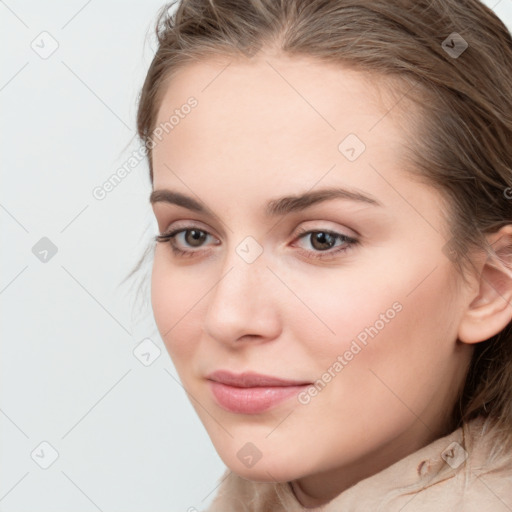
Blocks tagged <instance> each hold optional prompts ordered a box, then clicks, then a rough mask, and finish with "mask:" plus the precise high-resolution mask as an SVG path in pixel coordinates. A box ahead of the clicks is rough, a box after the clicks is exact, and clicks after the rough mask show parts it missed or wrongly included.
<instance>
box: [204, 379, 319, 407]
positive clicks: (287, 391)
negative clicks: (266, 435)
mask: <svg viewBox="0 0 512 512" xmlns="http://www.w3.org/2000/svg"><path fill="white" fill-rule="evenodd" d="M209 383H210V387H211V390H212V393H213V396H214V397H215V398H216V400H217V403H218V404H219V405H220V406H221V407H222V408H223V409H226V410H227V411H230V412H236V413H239V414H258V413H260V412H263V411H266V410H268V409H270V408H272V407H274V406H275V405H277V404H278V403H280V402H282V401H284V400H286V399H287V398H291V397H292V396H295V395H297V394H298V393H299V392H300V391H301V390H303V389H304V388H306V387H308V386H309V385H310V384H306V385H302V386H272V387H254V388H237V387H234V386H228V385H226V384H221V383H220V382H215V381H209Z"/></svg>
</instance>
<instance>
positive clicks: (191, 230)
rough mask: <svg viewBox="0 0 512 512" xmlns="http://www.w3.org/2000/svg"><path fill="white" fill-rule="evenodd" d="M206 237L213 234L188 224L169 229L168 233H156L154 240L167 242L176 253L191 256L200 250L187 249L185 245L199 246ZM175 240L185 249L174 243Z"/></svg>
mask: <svg viewBox="0 0 512 512" xmlns="http://www.w3.org/2000/svg"><path fill="white" fill-rule="evenodd" d="M208 237H210V238H213V236H212V235H211V234H210V233H208V232H207V231H205V230H204V229H198V228H197V227H195V226H189V227H185V228H177V229H175V230H172V231H169V232H168V233H163V234H161V235H157V236H156V237H155V240H156V241H157V242H169V244H170V246H171V249H172V251H173V252H174V254H176V255H179V256H193V255H194V254H195V253H197V252H201V251H194V250H187V249H186V247H192V248H199V247H201V246H202V245H203V243H204V242H205V241H206V240H207V239H208ZM177 241H178V242H179V243H180V245H181V247H185V249H183V248H181V247H180V245H178V244H177V243H176V242H177ZM218 243H219V242H217V244H218Z"/></svg>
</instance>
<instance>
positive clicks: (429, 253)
mask: <svg viewBox="0 0 512 512" xmlns="http://www.w3.org/2000/svg"><path fill="white" fill-rule="evenodd" d="M228 63H229V66H228V67H226V65H227V64H228ZM277 71H278V72H277ZM283 77H284V78H285V79H286V80H285V79H284V78H283ZM208 84H209V85H208ZM290 84H291V85H292V86H291V85H290ZM166 87H167V89H166V91H165V94H164V96H163V100H162V104H161V107H160V109H159V112H158V120H157V124H159V123H161V122H164V121H166V120H167V119H168V118H169V116H170V115H171V114H172V112H173V111H174V110H175V109H176V108H180V106H181V105H183V104H184V103H185V102H186V101H187V98H189V97H190V96H195V97H196V98H197V100H198V105H197V107H196V108H195V109H194V110H192V112H191V113H190V114H189V115H188V116H186V117H185V118H184V119H183V120H180V123H179V124H178V125H176V126H175V127H174V129H173V130H172V131H170V132H169V134H167V135H166V136H164V137H163V138H162V140H161V141H160V142H158V144H157V145H156V146H155V148H154V150H153V170H154V183H153V185H154V190H161V189H170V190H174V191H178V192H181V193H183V194H186V195H189V196H191V197H193V198H194V199H196V200H197V201H199V202H201V203H202V204H204V205H206V206H207V207H208V208H209V209H210V210H212V212H213V213H214V215H213V216H211V215H208V214H203V213H197V212H194V211H191V210H189V209H187V208H185V207H183V206H178V205H175V204H168V203H166V202H163V201H158V202H155V203H154V204H153V210H154V214H155V217H156V220H157V223H158V229H159V232H160V233H163V232H165V231H166V230H170V229H174V228H178V227H182V228H185V227H188V228H189V229H194V228H195V229H199V230H203V231H206V232H207V233H208V234H209V236H208V237H207V238H206V239H205V241H204V242H203V244H202V245H199V246H194V245H191V243H193V239H192V238H191V237H190V233H189V237H188V238H185V234H184V233H181V234H180V235H177V237H176V239H175V244H176V245H177V246H178V247H179V248H181V249H183V250H189V251H191V252H192V253H193V255H192V257H183V256H178V255H174V254H173V251H172V249H171V245H170V243H169V242H160V243H158V244H157V246H156V249H155V255H154V266H153V274H152V306H153V311H154V316H155V320H156V323H157V326H158V329H159V331H160V334H161V336H162V339H163V340H164V343H165V345H166V347H167V350H168V352H169V354H170V356H171V358H172V361H173V363H174V365H175V368H176V371H177V373H178V375H179V378H180V379H181V382H182V383H183V386H184V387H185V389H186V390H187V392H188V393H189V394H190V397H191V402H192V404H193V406H194V408H195V410H196V411H197V414H198V416H199V417H200V419H201V421H202V422H203V424H204V425H205V428H206V429H207V431H208V434H209V436H210V437H211V439H212V442H213V444H214V446H215V448H216V450H217V452H218V453H219V455H220V457H221V458H222V460H223V461H224V463H225V464H226V465H227V466H228V467H229V468H230V469H231V470H232V471H234V472H235V473H237V474H239V475H241V476H242V477H243V478H247V479H249V480H255V481H267V482H271V481H279V482H291V483H292V489H293V490H294V492H295V493H296V495H297V497H298V499H299V501H300V502H301V503H302V505H304V506H306V507H314V506H318V505H321V504H323V503H326V502H327V501H329V500H331V499H332V498H334V497H335V496H336V495H338V494H339V493H340V492H342V491H343V490H345V489H347V488H348V487H350V486H351V485H353V484H355V483H356V482H358V481H360V480H361V479H363V478H367V477H369V476H371V475H373V474H375V473H377V472H378V471H380V470H382V469H384V468H386V467H388V466H389V465H391V464H393V463H394V462H396V461H398V460H400V459H402V458H403V457H405V456H406V455H408V454H410V453H412V452H414V451H416V450H418V449H419V448H421V447H422V446H425V445H426V444H428V443H430V442H431V441H433V440H434V439H436V438H438V437H440V436H441V435H444V434H446V433H447V427H448V423H447V420H448V415H449V412H450V411H451V408H452V406H453V404H454V401H455V399H456V393H457V391H458V390H459V389H460V388H461V386H462V384H463V382H464V378H465V375H466V371H467V368H468V364H469V361H470V357H471V354H472V351H473V348H474V345H473V343H475V342H476V341H480V340H481V339H486V338H482V336H485V335H487V334H488V333H487V332H477V333H476V334H475V331H474V330H472V328H471V321H474V323H475V325H476V324H478V325H480V323H479V322H478V319H475V318H472V320H471V319H470V320H468V313H467V311H468V306H469V305H470V304H472V301H473V300H474V302H475V304H476V300H477V298H478V294H479V288H478V283H477V282H472V283H471V284H469V285H467V286H466V285H462V284H461V283H460V282H459V277H460V276H459V275H458V273H457V271H456V269H455V268H454V266H453V265H452V264H451V261H450V260H449V259H448V258H447V257H446V256H445V253H444V252H443V250H442V249H443V246H444V244H445V243H446V241H447V239H448V238H447V235H446V233H447V226H446V219H445V214H446V209H445V208H444V206H443V203H442V202H441V198H440V196H439V194H438V192H436V191H435V190H434V189H432V188H430V187H428V186H427V185H425V184H420V183H419V182H418V181H414V180H413V179H412V177H411V175H409V174H408V173H407V170H406V168H405V165H404V163H403V161H402V160H401V157H402V155H403V148H404V146H405V145H406V144H407V143H408V142H409V141H410V139H411V133H410V131H408V130H407V127H406V126H404V125H403V124H401V123H400V122H399V121H398V116H397V114H398V112H397V111H396V110H395V111H392V112H390V115H385V114H386V113H387V112H388V111H389V109H390V108H391V107H392V105H393V104H394V102H393V101H391V100H385V99H383V97H382V96H381V95H379V94H378V91H377V89H375V85H374V84H372V81H371V80H368V77H367V76H365V75H362V74H361V73H360V72H356V71H352V70H349V69H346V68H342V67H340V66H332V65H327V64H325V63H320V62H315V61H314V60H310V59H307V58H297V57H295V58H293V59H290V58H287V57H284V56H280V55H275V54H270V53H267V54H260V55H259V56H258V57H257V58H254V59H253V60H251V61H248V60H234V59H231V58H227V57H226V58H221V57H219V58H216V59H208V60H205V61H202V62H199V63H194V64H189V65H186V66H185V67H183V68H182V69H181V70H180V71H179V73H177V74H176V75H175V76H174V77H173V79H172V80H171V81H170V82H169V83H168V84H167V85H166ZM205 87H206V88H205ZM386 101H387V102H386ZM377 122H378V124H376V123H377ZM372 127H373V128H372ZM350 133H354V134H357V136H358V137H359V138H360V139H361V140H362V141H364V144H365V145H366V150H365V151H364V153H362V154H361V156H359V158H357V159H356V160H355V161H353V162H350V161H349V160H347V158H345V156H344V155H343V154H342V153H341V152H340V151H339V149H338V145H339V144H340V142H341V141H342V140H343V139H344V138H345V137H346V136H347V135H348V134H350ZM331 186H339V187H344V188H348V189H350V190H357V191H360V192H362V193H364V194H365V195H367V196H370V197H371V198H374V199H375V200H377V201H378V202H379V203H381V206H375V205H373V204H369V203H363V202H356V201H351V200H347V199H331V200H328V201H324V202H321V203H318V204H315V205H313V206H311V207H309V208H308V209H305V210H303V211H298V212H293V213H288V214H286V215H284V216H277V217H272V218H268V217H266V216H265V214H264V206H265V204H266V202H267V201H269V200H271V199H276V198H278V197H281V196H288V195H295V194H299V193H302V192H305V191H308V190H310V189H312V190H320V189H323V188H327V187H331ZM412 205H414V208H413V207H412ZM299 228H304V229H308V230H316V231H322V230H329V231H334V232H337V233H340V234H342V235H343V234H344V235H347V236H353V237H356V238H357V239H358V240H359V243H358V244H356V245H353V246H352V247H348V248H347V250H345V251H342V252H338V253H337V254H334V253H332V251H333V250H335V249H337V248H339V247H340V246H341V247H342V246H343V245H345V246H347V244H346V243H344V242H343V239H337V241H336V242H335V245H336V246H335V247H333V248H332V249H330V251H331V254H332V255H331V256H330V257H328V258H326V259H315V258H314V255H315V254H319V253H322V254H324V255H325V254H326V251H325V250H324V251H323V252H322V251H321V250H319V249H318V248H317V247H318V245H316V246H315V245H314V241H313V240H312V239H313V237H312V236H311V235H305V236H302V238H299V237H298V234H297V231H298V229H299ZM247 236H251V237H253V238H254V239H255V240H256V241H257V242H258V243H259V245H260V246H261V249H262V251H263V252H262V253H261V255H260V256H259V257H258V258H257V259H256V260H255V261H254V262H252V263H247V262H246V261H244V260H243V259H242V258H241V257H240V255H239V254H238V253H237V251H236V248H237V246H238V245H239V244H240V243H241V242H242V241H243V240H244V239H245V238H246V237H247ZM194 251H195V252H194ZM397 302H398V303H399V304H400V305H401V310H400V312H397V313H396V315H395V316H394V318H393V319H392V320H389V321H388V322H387V323H386V324H385V327H384V328H383V329H381V330H380V331H379V332H378V335H376V336H375V337H374V338H372V339H369V341H368V343H367V345H366V346H364V348H363V349H362V350H361V351H360V352H359V353H358V354H357V356H355V357H354V358H353V359H352V360H351V361H349V362H348V364H346V366H344V367H343V369H342V370H341V371H339V372H338V373H337V374H336V376H335V377H334V378H332V380H331V381H330V382H329V383H328V384H327V385H326V386H325V388H324V389H323V390H322V391H321V392H319V393H318V394H317V396H315V397H313V398H311V400H310V402H309V403H307V404H305V405H304V404H301V403H299V401H298V400H297V399H296V398H292V399H289V400H286V401H285V402H282V403H281V404H279V405H278V406H277V407H274V408H272V409H271V410H269V411H266V412H264V413H261V414H251V415H249V414H235V413H232V412H228V411H225V410H224V409H222V408H221V407H220V406H219V405H217V403H216V401H215V400H214V397H213V396H212V394H211V392H210V389H209V386H208V382H207V380H206V376H207V374H209V373H210V372H212V371H214V370H218V369H227V370H231V371H232V372H236V373H239V372H243V371H253V372H258V373H262V374H267V375H272V376H276V377H280V378H283V379H294V380H305V381H308V382H314V381H316V380H317V379H319V378H320V377H321V376H322V375H323V374H324V373H325V372H326V371H327V369H328V368H330V367H331V368H332V366H333V363H334V362H335V361H336V360H337V357H338V356H339V355H342V354H344V353H345V352H346V350H347V349H348V348H349V347H350V344H351V342H352V340H354V339H355V338H356V337H357V335H358V334H359V333H361V331H363V330H364V329H365V327H368V326H371V325H374V324H375V322H376V321H377V320H378V319H379V318H381V317H380V315H381V314H383V313H385V312H386V310H388V309H390V308H392V305H393V303H397ZM484 302H485V301H484ZM478 304H479V305H481V304H482V301H480V302H478ZM502 309H503V308H502ZM505 317H507V318H509V319H510V311H509V310H507V311H506V312H505V313H503V322H505V320H506V318H505ZM503 322H497V323H496V326H495V327H496V328H498V327H499V325H501V324H502V323H503ZM493 328H494V327H493ZM461 333H463V334H464V340H463V341H461V340H460V339H459V340H458V337H459V338H460V337H461V336H460V335H461ZM478 338H480V339H478ZM248 442H251V443H253V444H254V445H255V446H256V447H257V448H258V450H259V451H260V452H261V453H262V457H261V459H260V460H259V461H258V462H257V463H256V464H255V465H254V466H253V467H251V468H248V467H246V465H244V464H243V463H242V462H241V460H239V458H238V457H237V452H238V451H239V450H240V449H241V448H242V447H243V446H244V445H245V444H246V443H248Z"/></svg>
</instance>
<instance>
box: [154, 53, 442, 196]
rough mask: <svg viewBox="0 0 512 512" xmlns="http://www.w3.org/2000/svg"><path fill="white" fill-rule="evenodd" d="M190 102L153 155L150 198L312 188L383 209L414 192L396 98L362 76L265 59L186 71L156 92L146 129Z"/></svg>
mask: <svg viewBox="0 0 512 512" xmlns="http://www.w3.org/2000/svg"><path fill="white" fill-rule="evenodd" d="M191 97H194V98H195V99H196V101H197V105H196V106H195V107H194V108H193V109H184V110H186V111H187V112H188V113H184V111H183V112H181V116H180V118H179V121H178V122H177V123H173V126H172V129H170V130H168V133H163V134H162V135H163V136H162V140H161V141H157V144H156V146H155V148H154V150H153V165H154V188H155V189H158V188H161V187H166V186H174V185H177V186H178V187H179V188H181V189H182V190H183V179H185V182H186V183H187V184H188V185H189V186H191V187H192V188H194V189H195V190H196V189H199V188H203V189H204V188H205V186H207V188H208V187H210V186H215V188H216V189H218V188H222V187H228V189H229V190H228V191H227V192H229V193H231V194H232V193H233V192H236V193H237V194H242V195H243V194H247V195H248V194H253V195H254V194H257V193H258V191H261V190H263V192H264V193H263V194H262V195H264V196H265V197H268V196H269V195H271V196H273V195H277V189H281V190H282V191H283V192H286V193H290V192H292V193H293V192H294V191H295V190H294V187H295V189H297V191H298V190H301V191H302V190H304V189H307V188H310V187H313V186H315V184H316V183H319V182H320V180H321V182H322V185H344V186H347V187H353V188H360V189H365V190H367V191H368V193H369V194H372V195H374V196H375V197H380V198H382V202H383V203H386V197H389V199H390V200H396V198H397V197H396V196H397V191H396V189H394V187H393V186H392V185H391V184H392V183H393V182H394V183H396V182H397V180H398V181H400V183H401V187H402V190H403V191H404V193H406V194H407V195H409V196H411V194H413V191H412V192H411V191H405V189H410V188H411V187H416V188H418V187H420V185H418V184H414V183H412V181H411V180H408V181H411V182H410V183H406V182H405V181H406V174H405V170H404V169H403V165H402V162H401V156H402V154H403V150H404V145H405V144H407V143H409V142H410V140H411V133H410V132H409V131H408V130H407V127H406V126H405V127H404V125H403V124H402V123H398V122H397V121H396V120H397V119H399V118H400V116H399V114H400V112H398V108H396V99H393V98H392V97H391V96H390V95H387V94H386V93H385V88H384V87H383V86H382V84H377V83H376V82H375V77H374V76H371V75H369V74H365V73H362V72H358V71H355V70H353V69H349V68H345V67H342V66H340V65H334V64H332V63H329V64H327V63H324V62H319V61H315V60H314V59H311V58H298V57H293V58H288V57H283V56H274V55H268V54H262V55H260V56H259V57H258V58H254V59H252V60H248V59H245V60H244V59H230V58H227V57H224V58H220V57H219V58H215V59H209V60H205V61H201V62H195V63H192V64H188V65H185V66H184V67H183V68H181V69H180V70H179V71H178V72H177V73H176V74H175V75H174V76H173V77H172V79H171V80H170V81H169V83H168V84H167V85H166V90H165V92H164V94H163V97H162V103H161V106H160V109H159V111H158V116H157V123H156V126H158V125H163V124H164V123H166V122H167V123H168V121H169V119H170V117H171V116H172V115H173V114H176V113H179V112H180V111H181V109H182V106H183V105H184V104H186V103H187V101H188V100H189V98H191ZM404 103H405V102H404ZM175 118H176V116H175ZM176 120H177V119H176ZM354 154H355V155H354ZM358 155H360V156H358ZM354 156H356V158H355V159H354V158H353V157H354ZM169 169H172V170H173V172H172V173H171V172H170V171H169ZM178 176H179V177H180V178H183V179H180V178H178ZM180 182H181V183H180ZM266 188H268V189H269V190H268V191H265V190H266ZM422 188H424V187H422ZM183 191H185V190H183ZM273 191H275V192H273ZM229 197H230V196H229V194H228V195H226V197H225V198H224V199H229ZM231 198H232V196H231ZM430 204H432V203H430Z"/></svg>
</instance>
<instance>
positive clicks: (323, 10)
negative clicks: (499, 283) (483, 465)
mask: <svg viewBox="0 0 512 512" xmlns="http://www.w3.org/2000/svg"><path fill="white" fill-rule="evenodd" d="M176 7H177V8H176ZM156 37H157V42H158V48H157V51H156V54H155V56H154V59H153V61H152V63H151V65H150V67H149V70H148V73H147V76H146V79H145V83H144V86H143V88H142V91H141V95H140V99H139V107H138V114H137V129H138V135H139V137H140V139H141V141H142V142H143V143H144V144H146V147H147V148H148V150H149V151H148V161H149V169H150V178H151V182H152V181H153V168H152V160H151V150H150V149H151V148H152V147H153V146H152V145H151V144H150V143H151V137H152V134H153V131H154V129H155V122H156V116H157V113H158V110H159V107H160V104H161V99H162V96H163V94H164V93H165V90H166V87H165V84H166V83H167V82H168V80H169V79H170V78H172V76H173V73H174V72H175V71H176V70H178V69H179V68H180V67H182V66H184V65H186V64H187V63H190V62H194V61H201V60H202V59H205V58H207V57H208V56H215V55H223V56H228V57H229V56H232V57H233V58H236V57H245V58H250V57H251V56H254V55H256V54H257V53H258V52H259V51H260V50H261V49H262V48H272V49H276V50H278V51H279V52H281V53H282V54H284V55H287V56H294V55H297V56H310V57H314V58H317V59H319V60H321V61H324V62H329V63H339V64H340V65H343V66H345V67H350V68H352V69H355V70H359V71H361V72H363V73H366V74H367V75H368V76H369V74H372V75H374V76H375V77H376V79H377V82H378V85H379V86H381V87H382V86H385V87H383V90H385V92H386V93H387V94H390V95H391V97H393V98H394V99H395V101H396V104H397V108H395V112H394V115H398V113H400V114H401V115H403V116H404V117H405V118H406V120H407V122H408V123H409V125H408V126H409V127H412V128H414V130H412V131H411V136H410V143H409V147H408V148H407V153H406V160H407V168H408V169H410V171H411V173H414V176H416V177H417V178H419V179H420V180H423V181H424V182H425V183H428V184H430V185H433V186H434V187H436V189H437V190H438V191H439V192H440V194H441V196H442V197H443V199H444V200H445V202H446V212H447V213H446V215H447V225H448V227H449V233H448V236H447V240H448V242H447V245H446V248H447V251H446V254H447V255H449V257H450V259H452V261H453V263H454V264H455V265H456V266H457V268H458V269H459V271H460V272H461V275H463V276H464V275H465V274H464V272H465V271H467V270H468V269H469V268H470V267H471V259H470V258H469V255H470V254H471V253H472V250H473V249H484V250H486V251H487V252H491V253H492V248H491V247H490V246H489V244H488V243H487V241H486V238H485V235H486V234H490V233H493V232H496V231H497V230H498V229H499V228H500V227H502V226H503V225H505V224H508V223H512V201H511V200H510V198H511V197H512V188H511V187H512V38H511V35H510V32H509V31H508V30H507V28H506V26H505V25H504V24H503V23H502V22H501V21H500V19H499V18H498V17H497V16H496V15H495V14H494V13H493V11H492V10H491V9H489V8H487V7H486V6H485V5H484V4H482V3H481V2H480V1H478V0H243V1H242V0H183V1H181V2H180V3H179V4H178V5H175V2H171V3H169V4H167V5H165V6H164V7H163V8H162V10H161V11H160V13H159V14H158V18H157V22H156ZM402 100H403V101H402ZM408 102H414V105H415V107H416V108H414V109H406V108H405V105H406V104H407V103H408ZM401 106H402V107H403V108H400V107H401ZM478 415H484V416H486V417H488V418H490V419H492V420H493V422H494V424H495V425H496V426H497V427H498V431H500V432H501V433H503V434H505V435H504V436H503V440H505V441H507V443H508V441H510V439H511V438H512V328H511V325H510V324H509V325H508V326H507V327H506V328H505V329H504V330H503V331H502V332H500V333H498V334H497V335H495V336H493V337H492V338H490V339H489V340H486V341H484V342H481V343H478V344H477V345H476V347H475V350H474V354H473V358H472V361H471V364H470V368H469V370H468V374H467V378H466V382H465V384H464V387H463V389H462V391H461V392H460V395H459V399H458V401H457V403H456V405H455V407H454V410H453V411H452V413H451V425H452V426H453V427H458V426H461V425H463V424H464V423H466V422H468V421H469V420H471V419H472V418H474V417H476V416H478Z"/></svg>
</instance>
